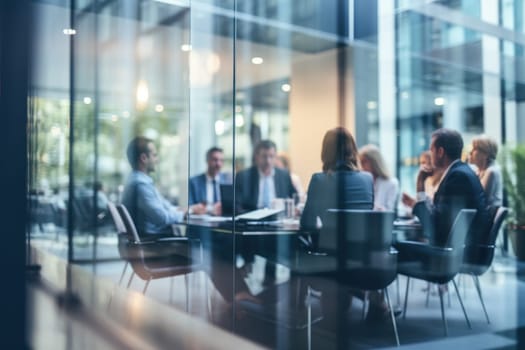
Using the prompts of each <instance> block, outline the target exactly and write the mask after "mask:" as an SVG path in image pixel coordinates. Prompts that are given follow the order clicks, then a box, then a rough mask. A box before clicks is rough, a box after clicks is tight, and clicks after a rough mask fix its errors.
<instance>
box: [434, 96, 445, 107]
mask: <svg viewBox="0 0 525 350" xmlns="http://www.w3.org/2000/svg"><path fill="white" fill-rule="evenodd" d="M434 104H435V105H436V106H443V105H444V104H445V99H444V98H443V97H436V98H435V99H434Z"/></svg>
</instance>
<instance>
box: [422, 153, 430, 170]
mask: <svg viewBox="0 0 525 350" xmlns="http://www.w3.org/2000/svg"><path fill="white" fill-rule="evenodd" d="M430 157H431V156H430V151H424V152H422V153H421V154H420V155H419V166H420V167H425V168H432V161H431V158H430Z"/></svg>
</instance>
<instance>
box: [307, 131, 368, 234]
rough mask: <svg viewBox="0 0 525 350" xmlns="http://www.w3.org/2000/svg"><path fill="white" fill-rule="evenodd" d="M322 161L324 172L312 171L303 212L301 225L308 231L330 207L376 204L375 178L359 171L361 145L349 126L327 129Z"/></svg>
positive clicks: (314, 226) (311, 229)
mask: <svg viewBox="0 0 525 350" xmlns="http://www.w3.org/2000/svg"><path fill="white" fill-rule="evenodd" d="M321 161H322V162H323V172H320V173H316V174H313V175H312V178H311V179H310V185H309V186H308V194H307V197H306V203H305V206H304V210H303V214H302V215H301V229H304V230H307V231H315V230H317V229H318V228H319V227H320V226H319V224H320V222H319V220H321V221H322V215H323V214H324V212H325V211H326V209H372V208H373V207H374V179H373V178H372V175H371V174H370V173H367V172H363V171H359V165H358V164H359V163H358V151H357V146H356V144H355V141H354V138H353V136H352V135H351V134H350V132H349V131H348V130H346V129H345V128H343V127H337V128H335V129H332V130H329V131H327V132H326V134H325V136H324V139H323V148H322V150H321ZM318 218H319V219H318Z"/></svg>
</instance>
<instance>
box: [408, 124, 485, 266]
mask: <svg viewBox="0 0 525 350" xmlns="http://www.w3.org/2000/svg"><path fill="white" fill-rule="evenodd" d="M462 149H463V139H462V137H461V135H460V134H459V133H458V132H457V131H454V130H450V129H444V128H442V129H438V130H436V131H434V133H433V134H432V141H431V143H430V153H431V157H430V158H431V163H432V167H433V169H435V170H437V171H440V172H442V174H443V175H442V177H441V180H440V183H439V185H438V188H437V190H436V192H435V194H434V199H433V201H431V200H430V199H428V198H427V196H426V194H425V189H424V183H425V179H426V178H427V177H429V176H431V175H432V168H429V169H425V168H422V169H421V170H420V171H419V174H418V177H417V192H418V193H417V198H418V200H417V201H416V199H414V198H412V197H410V196H409V195H407V194H403V203H404V204H405V205H407V206H409V207H411V208H413V209H412V212H413V214H414V215H416V216H417V217H418V218H419V219H420V221H421V223H422V225H423V227H424V230H425V232H428V233H429V234H428V235H429V237H428V238H429V239H430V243H431V244H432V245H436V246H444V245H445V244H446V243H447V240H448V234H449V232H450V229H451V228H452V224H453V223H454V220H455V219H456V216H457V214H458V213H459V211H460V210H461V209H476V210H477V213H476V216H475V217H474V221H473V223H472V225H471V227H472V228H471V230H470V232H469V233H468V234H467V241H468V240H470V239H472V238H473V237H475V236H476V235H483V234H485V231H486V228H487V227H490V217H489V213H488V210H487V206H486V201H485V193H484V191H483V187H482V186H481V183H480V181H479V179H478V177H477V176H476V174H475V173H474V172H473V171H472V169H471V168H470V166H468V165H467V164H465V163H463V162H462V161H461V159H460V157H461V151H462ZM435 170H434V171H435ZM402 253H403V252H402V251H400V256H399V257H400V259H403V258H404V257H403V256H402Z"/></svg>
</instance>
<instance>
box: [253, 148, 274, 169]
mask: <svg viewBox="0 0 525 350" xmlns="http://www.w3.org/2000/svg"><path fill="white" fill-rule="evenodd" d="M276 156H277V147H276V146H275V143H274V142H273V141H270V140H262V141H259V143H258V144H257V145H256V146H255V150H254V160H255V165H256V166H257V169H259V171H260V172H262V173H263V174H269V173H270V172H271V171H272V169H273V167H274V166H275V157H276Z"/></svg>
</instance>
